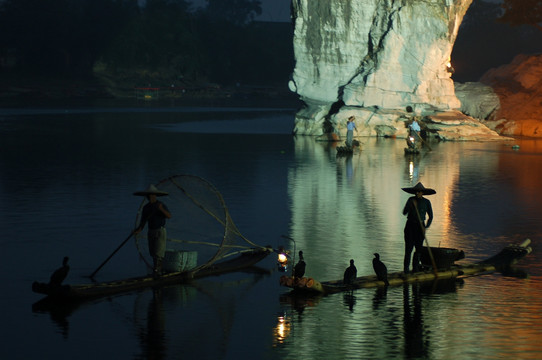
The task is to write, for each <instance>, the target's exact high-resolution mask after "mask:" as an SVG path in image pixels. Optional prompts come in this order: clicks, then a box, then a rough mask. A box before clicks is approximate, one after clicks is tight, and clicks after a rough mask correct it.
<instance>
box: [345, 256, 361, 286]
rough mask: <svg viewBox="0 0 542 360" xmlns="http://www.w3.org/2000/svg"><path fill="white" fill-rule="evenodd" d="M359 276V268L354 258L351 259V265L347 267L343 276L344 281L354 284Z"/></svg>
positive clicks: (347, 283)
mask: <svg viewBox="0 0 542 360" xmlns="http://www.w3.org/2000/svg"><path fill="white" fill-rule="evenodd" d="M357 276H358V269H356V267H355V266H354V259H350V266H349V267H347V268H346V270H345V271H344V276H343V283H345V284H346V285H352V284H353V283H354V280H356V277H357Z"/></svg>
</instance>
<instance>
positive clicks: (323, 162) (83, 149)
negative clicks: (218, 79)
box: [0, 109, 542, 359]
mask: <svg viewBox="0 0 542 360" xmlns="http://www.w3.org/2000/svg"><path fill="white" fill-rule="evenodd" d="M102 110H103V111H102ZM291 113H292V112H291V111H286V110H277V111H272V110H269V109H252V110H250V111H242V112H236V111H232V110H228V111H220V110H216V109H215V110H213V111H204V112H198V111H177V110H172V111H167V109H162V110H160V111H149V110H148V109H147V110H145V111H141V112H139V111H135V110H133V109H132V110H130V111H122V110H121V109H117V110H112V109H101V110H99V111H97V110H88V109H87V110H80V111H70V112H58V111H34V112H30V111H25V112H19V113H18V112H16V111H11V112H9V113H1V112H0V137H1V138H2V141H1V142H0V150H1V151H0V225H1V226H2V228H3V229H4V231H3V235H4V236H3V237H2V238H1V239H0V245H1V246H2V253H3V254H4V255H3V260H4V261H2V265H1V266H2V270H4V271H2V272H1V275H0V276H1V277H2V280H4V283H5V284H7V285H6V289H5V290H6V291H5V292H3V293H2V295H1V296H0V303H1V304H2V306H3V307H4V309H6V310H8V311H7V314H6V317H7V318H6V320H5V321H4V323H3V324H2V331H3V333H5V334H7V335H6V336H5V337H4V338H6V337H7V338H8V339H9V341H7V342H6V346H5V347H4V348H3V349H2V350H0V357H2V358H4V357H5V356H3V355H7V357H6V358H13V355H14V354H20V358H37V357H38V356H41V355H43V354H44V353H47V354H48V355H51V356H56V357H58V358H73V357H77V358H81V359H84V358H97V357H100V356H103V357H110V356H111V354H114V355H115V356H116V357H117V358H120V359H122V358H126V359H133V358H137V359H143V358H151V357H153V358H165V359H169V358H178V357H180V356H183V357H186V358H198V359H217V358H223V359H233V358H239V357H240V356H241V357H246V358H266V359H278V358H287V359H294V358H310V357H312V358H328V359H349V358H379V359H383V358H416V357H417V358H431V359H449V358H480V359H499V358H502V359H505V358H511V357H513V358H517V359H534V358H539V357H540V354H541V353H542V345H540V344H539V340H538V339H540V336H542V325H541V321H540V309H541V306H542V300H540V299H542V296H541V295H542V294H541V292H542V282H541V276H542V265H541V264H542V261H541V260H542V259H541V255H540V253H541V252H540V251H539V250H538V248H539V247H538V242H539V241H540V239H542V225H541V224H540V221H539V220H540V213H541V210H542V205H540V200H541V199H542V187H540V186H539V179H540V178H541V175H542V146H541V142H540V141H533V140H521V141H517V143H518V144H519V145H520V150H518V151H516V150H512V149H511V146H510V145H511V144H509V143H434V144H432V148H433V151H431V152H424V153H422V154H421V155H420V156H418V157H413V158H409V157H405V155H404V154H403V148H404V141H402V140H394V139H374V138H368V139H361V140H362V143H363V149H362V151H361V152H360V153H355V154H354V155H353V156H352V157H337V156H336V151H335V149H334V147H333V146H334V145H336V144H329V143H321V142H316V141H315V140H314V139H313V138H310V137H292V136H291V135H289V132H290V130H289V129H290V124H291V122H292V118H291ZM244 123H246V124H247V127H244V126H243V125H244ZM248 124H250V126H248ZM247 129H248V130H247ZM266 129H267V130H266ZM241 133H243V134H241ZM514 143H516V142H514ZM178 173H186V174H196V175H200V176H202V177H204V178H205V179H207V180H209V181H211V182H212V183H213V184H214V185H215V186H216V187H217V188H218V189H219V190H220V191H221V193H222V195H223V196H224V198H225V200H226V204H227V205H228V207H229V210H230V212H231V215H232V218H233V219H234V221H235V223H236V225H237V227H238V228H239V229H240V230H241V232H242V233H243V234H244V235H245V236H246V237H247V238H249V239H251V240H253V241H255V242H257V243H259V244H263V245H265V244H271V245H273V246H278V245H279V244H284V245H287V246H290V249H291V250H292V251H293V246H294V243H292V242H288V241H286V240H285V239H284V238H281V237H280V235H282V234H285V235H288V236H290V237H292V238H293V239H294V240H295V246H296V250H300V249H302V250H303V251H304V254H305V258H306V261H307V263H308V268H307V273H308V275H309V276H313V277H315V278H317V279H321V280H331V279H336V278H340V277H342V273H343V271H344V269H345V268H346V267H347V266H348V260H349V259H350V258H354V259H355V261H356V266H357V268H358V274H360V275H362V274H370V273H372V265H371V259H372V253H373V252H376V251H378V252H379V253H380V254H381V256H382V258H383V259H384V261H385V262H386V264H387V265H388V268H389V269H390V271H396V270H399V269H400V267H401V265H400V264H402V255H403V242H402V231H403V227H404V221H405V219H404V217H403V216H402V215H401V210H402V207H403V205H404V202H405V201H406V199H407V197H408V194H406V193H405V192H403V191H401V187H407V186H412V185H414V184H415V183H416V182H418V181H422V182H423V184H424V185H425V186H427V187H432V188H435V189H436V190H437V194H436V195H433V196H431V197H429V198H430V200H431V201H432V203H433V209H434V211H435V220H434V223H433V226H432V227H431V228H430V230H429V231H428V234H427V237H428V240H429V241H430V243H431V244H432V245H433V246H438V245H439V244H440V246H445V247H455V248H460V249H462V250H464V251H465V252H466V254H467V256H466V259H465V260H466V261H467V260H468V261H474V260H480V259H483V258H485V257H487V256H490V255H493V254H494V253H495V252H497V251H499V250H500V249H501V248H502V247H503V246H505V245H507V244H508V243H510V242H519V241H521V240H523V239H524V238H526V237H529V238H531V239H532V240H533V248H534V253H533V254H532V255H531V256H529V257H527V258H526V259H524V260H522V262H521V263H520V266H521V268H522V269H524V270H525V271H527V272H528V273H529V274H530V278H528V279H519V278H505V277H501V276H496V275H488V276H483V277H473V278H467V279H464V281H463V283H455V282H453V283H451V284H449V283H448V284H440V283H439V284H437V285H438V286H437V285H433V284H429V286H424V287H418V286H408V287H406V288H403V287H394V288H390V289H388V290H387V291H382V290H375V289H370V290H369V289H367V290H359V291H356V292H353V293H351V294H336V295H332V296H328V297H324V298H309V299H303V298H292V297H289V296H287V291H286V289H285V288H280V287H279V286H278V277H279V276H280V275H282V274H281V273H277V272H273V273H271V274H267V275H263V274H235V275H231V276H228V277H225V278H222V277H221V278H216V279H215V278H213V279H206V280H202V281H198V283H197V287H192V286H179V287H172V288H167V289H163V290H162V291H161V292H157V293H153V292H152V291H150V290H148V291H144V292H139V293H133V294H127V295H124V296H120V297H113V298H111V299H106V300H101V301H96V302H93V303H91V304H85V305H84V306H81V307H78V308H75V309H66V308H63V309H60V310H59V311H58V312H53V313H48V312H46V313H41V312H32V311H31V305H32V303H34V302H36V301H37V300H39V299H40V298H39V296H36V294H32V293H31V292H30V284H31V282H32V281H34V280H41V281H44V280H46V279H47V277H48V274H50V272H51V271H53V270H54V269H55V268H57V267H58V265H59V262H60V260H61V258H62V257H63V256H64V255H66V254H68V255H70V258H71V259H72V263H71V264H72V269H71V273H70V277H69V281H70V282H74V283H77V282H83V281H87V279H85V278H84V276H85V275H88V274H89V273H91V272H92V270H94V269H95V268H96V266H97V265H98V264H99V263H100V262H101V261H102V260H103V259H104V258H105V257H106V256H107V255H108V254H109V253H110V252H111V251H112V250H113V249H114V248H115V247H116V246H117V245H118V244H119V243H120V242H121V241H122V240H123V239H124V238H126V236H127V234H128V233H129V231H130V229H131V228H132V227H133V226H134V219H135V212H136V210H137V208H138V207H139V200H140V199H138V198H135V197H133V196H132V192H133V191H135V190H139V189H141V188H143V187H145V186H146V185H147V184H148V183H150V182H157V181H158V180H160V179H162V178H164V177H167V176H169V175H173V174H178ZM261 266H262V267H263V268H265V269H274V267H275V263H274V259H266V260H265V261H264V262H262V263H261ZM12 269H18V271H17V272H15V273H14V272H13V270H12ZM141 271H144V265H143V264H142V263H141V262H139V261H138V255H137V251H136V250H135V248H134V247H133V246H131V245H127V246H126V247H124V248H123V249H122V251H120V252H119V253H118V254H117V255H115V258H114V259H113V260H112V261H111V262H110V263H109V264H108V265H107V266H106V267H104V268H103V270H102V271H101V272H100V280H109V279H113V278H122V277H125V276H131V275H137V274H140V272H141ZM14 294H18V295H17V296H15V295H14ZM21 324H24V329H25V330H24V331H22V330H21V329H22V327H21V326H20V325H21ZM511 334H514V335H513V336H511ZM29 339H37V340H36V341H38V342H39V345H40V346H39V347H36V346H33V347H32V346H26V345H27V344H28V343H29ZM95 344H99V345H95Z"/></svg>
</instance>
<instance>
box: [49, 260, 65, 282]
mask: <svg viewBox="0 0 542 360" xmlns="http://www.w3.org/2000/svg"><path fill="white" fill-rule="evenodd" d="M68 260H69V258H68V257H67V256H65V257H64V260H62V267H60V268H58V269H56V270H55V272H54V273H53V274H52V275H51V280H49V285H51V286H60V285H61V284H62V282H63V281H64V279H66V276H68V271H70V267H69V266H68Z"/></svg>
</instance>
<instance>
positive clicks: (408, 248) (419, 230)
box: [403, 196, 433, 273]
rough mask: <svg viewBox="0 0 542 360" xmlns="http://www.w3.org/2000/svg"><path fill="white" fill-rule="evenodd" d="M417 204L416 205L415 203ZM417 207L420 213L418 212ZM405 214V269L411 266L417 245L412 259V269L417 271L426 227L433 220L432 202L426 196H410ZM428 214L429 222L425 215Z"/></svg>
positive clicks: (404, 210)
mask: <svg viewBox="0 0 542 360" xmlns="http://www.w3.org/2000/svg"><path fill="white" fill-rule="evenodd" d="M414 204H416V206H415V205H414ZM416 207H417V208H418V214H419V217H418V214H416ZM403 215H407V222H406V225H405V229H404V234H405V258H404V264H403V269H404V272H405V273H407V272H408V269H409V266H410V257H411V254H412V250H413V248H414V247H415V248H416V252H415V253H414V258H413V259H412V270H413V271H417V270H418V268H419V264H420V256H421V253H422V249H423V239H424V238H425V231H424V230H425V229H426V228H428V227H429V226H430V225H431V222H432V221H433V209H432V207H431V202H430V201H429V200H427V199H426V198H423V197H422V198H417V197H416V196H412V197H410V198H409V199H408V200H407V202H406V204H405V207H404V209H403ZM426 215H427V216H428V219H427V223H425V217H426Z"/></svg>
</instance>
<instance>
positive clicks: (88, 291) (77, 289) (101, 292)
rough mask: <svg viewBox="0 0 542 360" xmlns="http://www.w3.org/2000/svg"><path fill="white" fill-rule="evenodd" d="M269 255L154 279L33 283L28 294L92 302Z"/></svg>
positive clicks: (259, 251)
mask: <svg viewBox="0 0 542 360" xmlns="http://www.w3.org/2000/svg"><path fill="white" fill-rule="evenodd" d="M272 252H273V249H271V248H263V249H257V250H253V251H251V252H247V253H242V254H241V255H239V256H238V257H236V258H233V259H231V260H226V261H222V262H219V263H214V264H213V265H211V266H209V267H205V268H203V269H200V270H198V271H191V270H188V271H182V272H171V273H167V274H164V275H161V276H158V277H153V276H152V275H146V276H140V277H134V278H128V279H123V280H117V281H109V282H101V283H89V284H77V285H61V286H51V285H49V284H48V283H40V282H36V281H35V282H34V283H33V284H32V291H33V292H35V293H38V294H44V295H47V296H48V297H49V298H51V299H52V300H57V301H77V300H79V301H80V300H87V299H95V298H99V297H104V296H109V295H115V294H119V293H123V292H128V291H133V290H139V289H143V288H148V287H160V286H166V285H173V284H182V283H188V282H191V281H192V280H194V279H199V278H203V277H208V276H214V275H221V274H225V273H230V272H235V271H242V270H245V269H248V268H250V267H252V266H253V265H255V264H256V263H258V262H260V261H261V260H263V259H264V258H265V257H267V256H268V255H269V254H271V253H272Z"/></svg>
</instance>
